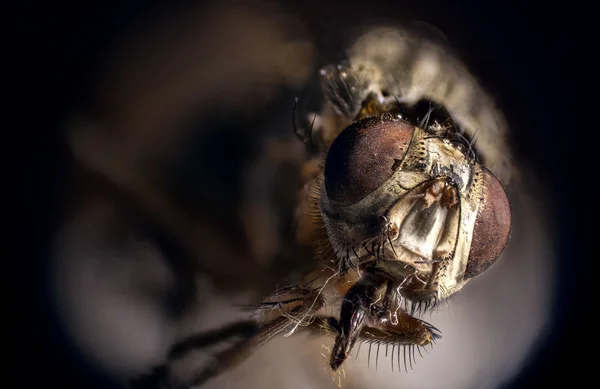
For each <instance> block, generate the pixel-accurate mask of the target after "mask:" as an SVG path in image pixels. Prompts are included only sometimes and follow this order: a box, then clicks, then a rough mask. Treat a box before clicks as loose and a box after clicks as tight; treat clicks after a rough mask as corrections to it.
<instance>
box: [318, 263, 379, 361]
mask: <svg viewBox="0 0 600 389" xmlns="http://www.w3.org/2000/svg"><path fill="white" fill-rule="evenodd" d="M386 282H387V279H386V277H384V275H383V274H382V273H380V272H379V271H377V270H376V269H375V268H373V267H371V268H368V269H366V271H365V273H364V274H363V277H362V278H361V279H360V280H359V281H358V282H357V283H356V284H354V285H353V286H352V287H351V288H350V289H349V290H348V292H347V293H346V295H345V296H344V300H343V302H342V308H341V311H340V320H339V321H337V320H336V319H335V318H329V321H328V322H329V326H330V327H331V328H333V329H334V330H335V331H336V332H337V333H338V335H337V337H336V339H335V343H334V345H333V349H332V351H331V359H330V362H329V365H330V367H331V369H332V370H334V371H335V370H337V369H338V368H339V367H340V366H341V365H342V363H344V361H345V360H346V358H347V357H348V355H349V353H350V350H352V347H353V346H354V344H355V343H356V341H357V339H358V336H359V334H360V332H361V330H362V329H363V326H364V325H365V320H366V319H367V318H368V317H369V316H370V315H371V314H372V309H373V306H374V303H375V298H376V296H377V291H378V290H379V289H380V288H381V287H382V286H383V285H384V284H386Z"/></svg>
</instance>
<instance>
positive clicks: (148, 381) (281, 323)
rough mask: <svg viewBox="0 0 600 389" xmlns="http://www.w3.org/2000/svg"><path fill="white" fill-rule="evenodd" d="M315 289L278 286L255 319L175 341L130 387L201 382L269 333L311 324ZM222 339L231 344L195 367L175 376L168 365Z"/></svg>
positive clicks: (318, 301)
mask: <svg viewBox="0 0 600 389" xmlns="http://www.w3.org/2000/svg"><path fill="white" fill-rule="evenodd" d="M324 302H325V300H324V298H323V297H322V296H321V294H320V293H319V290H317V289H311V288H304V287H290V288H285V289H281V290H280V291H278V292H277V293H276V294H275V295H273V296H272V297H271V298H269V299H268V300H266V301H264V302H263V303H262V304H261V305H260V306H259V308H258V309H257V310H256V312H255V314H254V318H255V320H249V321H243V322H238V323H234V324H231V325H228V326H226V327H224V328H222V329H219V330H216V331H209V332H204V333H201V334H196V335H193V336H191V337H189V338H187V339H185V340H183V341H182V342H180V343H178V344H177V345H175V346H174V347H173V348H172V350H171V352H170V353H169V358H168V361H167V363H166V364H165V365H164V366H161V367H159V368H156V369H154V371H153V372H152V373H151V374H149V375H146V376H143V377H140V378H138V379H136V380H134V381H132V382H131V384H130V386H131V387H132V388H134V389H157V388H160V389H184V388H190V387H192V386H197V385H201V384H203V383H204V382H206V381H207V380H209V379H210V378H212V377H215V376H217V375H219V374H222V373H224V372H225V371H227V370H229V369H231V368H233V367H235V366H237V365H239V364H240V363H242V362H243V361H245V360H246V359H247V358H248V357H249V356H250V355H251V354H252V353H253V352H254V351H256V350H257V349H258V348H260V347H261V346H262V345H264V344H265V343H266V342H267V341H269V340H270V339H272V338H273V337H275V336H277V335H279V334H281V333H284V334H288V335H291V334H292V333H294V332H295V331H296V330H298V329H300V328H305V327H307V326H310V325H312V324H313V321H314V320H315V314H316V312H317V311H318V310H320V309H321V308H322V307H323V305H324ZM224 341H229V342H232V343H233V344H232V345H231V346H229V347H227V348H225V349H224V350H222V351H220V352H217V353H216V354H214V355H213V357H212V358H211V359H210V361H209V362H208V363H207V364H205V365H203V366H200V367H199V368H198V370H196V371H192V372H187V373H186V374H185V377H182V376H177V375H178V374H176V373H175V372H174V370H173V369H172V365H173V364H174V363H175V362H177V361H179V360H182V359H184V358H185V357H186V356H188V355H190V353H192V352H193V351H196V350H201V349H203V348H207V347H209V346H212V345H214V344H216V343H222V342H224Z"/></svg>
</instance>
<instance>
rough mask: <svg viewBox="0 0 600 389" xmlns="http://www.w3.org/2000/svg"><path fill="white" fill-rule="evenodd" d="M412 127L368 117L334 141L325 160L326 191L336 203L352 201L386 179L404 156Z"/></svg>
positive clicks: (359, 198) (343, 203)
mask: <svg viewBox="0 0 600 389" xmlns="http://www.w3.org/2000/svg"><path fill="white" fill-rule="evenodd" d="M414 130H415V128H414V127H413V126H412V125H411V124H410V123H407V122H405V121H403V120H397V119H396V120H394V119H381V118H367V119H362V120H359V121H357V122H354V123H352V124H351V125H350V126H348V127H347V128H346V129H344V131H342V132H341V133H340V135H338V137H337V138H336V139H335V140H334V141H333V144H332V145H331V147H330V149H329V153H328V155H327V161H326V162H325V191H326V193H327V197H328V198H329V201H330V202H331V203H332V204H334V205H337V206H346V205H351V204H354V203H356V202H358V201H360V200H362V199H363V198H365V197H366V196H367V195H368V194H369V193H371V192H373V191H374V190H375V189H377V188H379V187H380V186H381V184H383V183H384V182H385V181H387V180H388V179H389V178H390V177H391V175H392V174H393V173H394V171H395V170H396V169H398V167H399V164H400V161H401V160H402V158H403V157H404V154H405V153H406V150H407V149H408V145H409V144H410V140H411V138H412V136H413V132H414Z"/></svg>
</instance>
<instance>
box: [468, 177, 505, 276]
mask: <svg viewBox="0 0 600 389" xmlns="http://www.w3.org/2000/svg"><path fill="white" fill-rule="evenodd" d="M481 179H483V196H482V199H481V200H480V201H481V204H480V206H479V211H478V212H477V218H476V219H475V227H474V229H473V238H472V239H473V240H472V241H471V250H470V253H469V260H468V262H467V268H466V270H465V278H472V277H475V276H476V275H478V274H481V273H482V272H484V271H485V270H487V269H488V268H489V267H490V266H492V264H493V263H494V262H495V261H496V259H498V257H499V256H500V254H502V251H503V250H504V247H505V246H506V243H507V242H508V238H509V236H510V229H511V224H512V222H511V213H510V203H509V201H508V197H507V196H506V192H505V191H504V188H503V187H502V184H501V183H500V181H499V180H498V179H497V178H496V177H495V176H494V175H493V174H492V173H491V172H490V171H489V170H487V169H486V168H483V177H482V178H481Z"/></svg>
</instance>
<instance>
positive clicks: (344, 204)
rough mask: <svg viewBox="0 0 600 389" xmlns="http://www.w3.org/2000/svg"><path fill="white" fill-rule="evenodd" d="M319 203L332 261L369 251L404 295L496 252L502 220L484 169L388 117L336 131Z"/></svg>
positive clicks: (426, 293) (506, 215)
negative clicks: (335, 255) (336, 135)
mask: <svg viewBox="0 0 600 389" xmlns="http://www.w3.org/2000/svg"><path fill="white" fill-rule="evenodd" d="M319 205H320V210H321V214H322V218H323V222H324V224H325V227H326V230H327V233H328V237H329V240H330V242H331V245H332V247H333V249H334V251H335V252H336V254H337V257H338V258H339V260H340V261H344V262H346V263H343V264H341V267H342V268H348V267H354V268H360V267H361V266H364V264H365V263H369V258H373V260H375V261H376V263H377V266H379V267H381V268H382V269H384V270H385V272H387V273H389V274H390V275H392V276H393V277H394V278H396V280H397V282H398V283H399V292H400V294H401V296H402V297H404V298H407V299H409V300H411V301H414V300H439V299H444V298H446V297H448V296H450V295H451V294H452V293H454V292H456V291H458V290H460V288H461V287H462V286H463V285H464V284H465V282H466V281H467V280H468V279H470V278H472V277H474V276H475V275H477V274H479V273H481V272H482V271H484V270H485V269H487V268H488V267H489V266H490V265H491V264H492V263H493V262H494V261H495V260H496V259H497V258H498V256H499V255H500V253H501V252H502V251H503V248H504V246H505V245H506V242H507V240H508V237H509V233H510V226H511V217H510V206H509V202H508V199H507V197H506V194H505V192H504V189H503V188H502V185H501V184H500V182H499V181H498V179H497V178H496V177H495V176H494V175H493V174H492V173H491V172H490V171H489V170H488V169H486V168H485V167H483V166H482V165H481V164H479V163H477V162H476V161H475V160H473V159H471V158H470V157H469V156H468V155H467V154H465V153H464V152H463V151H461V150H460V149H459V148H458V147H457V146H455V145H454V144H453V143H452V142H451V141H450V139H449V138H448V137H445V136H438V135H436V134H435V133H433V132H431V131H425V130H423V129H421V128H419V127H416V126H414V125H412V124H410V123H409V122H407V121H405V120H403V119H399V118H393V117H384V118H380V117H375V118H367V119H362V120H359V121H357V122H355V123H353V124H352V125H350V126H349V127H348V128H346V129H345V130H344V131H343V132H342V133H341V134H340V135H339V136H338V137H337V138H336V140H335V141H334V142H333V144H332V146H331V148H330V150H329V153H328V156H327V160H326V164H325V171H324V183H323V185H322V188H321V191H320V201H319Z"/></svg>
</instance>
